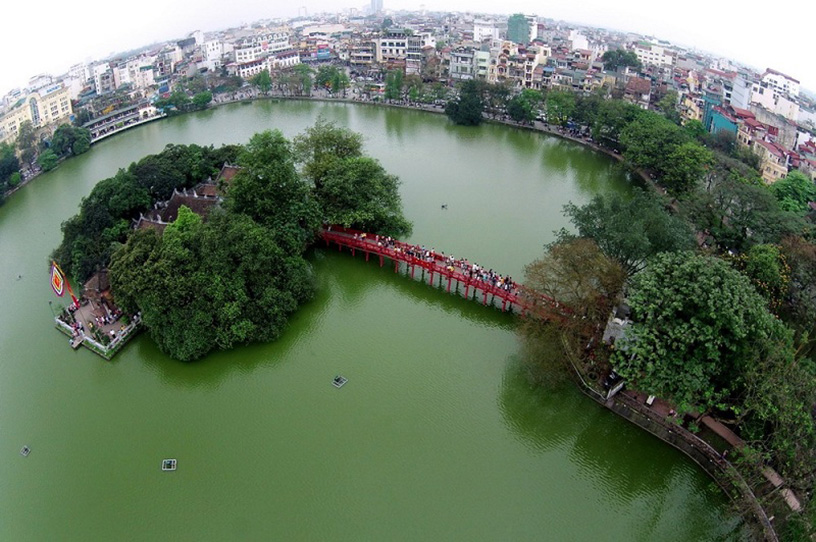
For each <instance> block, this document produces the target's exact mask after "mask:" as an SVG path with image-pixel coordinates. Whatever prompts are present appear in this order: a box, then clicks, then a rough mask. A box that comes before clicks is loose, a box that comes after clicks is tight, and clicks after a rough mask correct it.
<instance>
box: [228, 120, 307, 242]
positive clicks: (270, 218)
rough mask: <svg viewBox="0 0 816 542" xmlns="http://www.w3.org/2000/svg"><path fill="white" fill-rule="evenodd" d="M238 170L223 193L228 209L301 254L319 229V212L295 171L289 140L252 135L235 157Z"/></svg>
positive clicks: (269, 133) (276, 135) (274, 133)
mask: <svg viewBox="0 0 816 542" xmlns="http://www.w3.org/2000/svg"><path fill="white" fill-rule="evenodd" d="M238 163H239V164H240V165H241V166H242V168H243V169H242V170H241V171H240V172H238V174H237V175H236V176H235V177H234V178H233V179H232V184H231V185H230V187H229V189H228V191H227V208H228V209H230V210H231V211H233V212H236V213H241V214H245V215H247V216H249V217H250V218H252V219H253V220H254V221H256V222H257V223H258V224H261V225H262V226H265V227H267V228H269V229H270V231H272V232H273V233H274V235H275V237H276V239H277V240H278V242H279V243H280V244H281V246H284V247H286V248H287V250H289V251H293V252H295V253H297V254H300V253H301V252H302V251H303V250H304V248H305V247H306V245H307V244H308V243H311V242H312V240H313V239H314V237H315V235H316V234H317V230H318V228H319V227H320V221H321V216H320V208H319V206H318V204H317V202H316V201H315V199H314V197H313V196H312V194H311V190H310V187H309V185H308V184H307V183H306V182H305V181H303V179H301V177H300V175H298V172H297V170H296V169H295V162H294V157H293V154H292V148H291V144H290V143H289V141H287V140H286V138H284V137H283V134H281V133H280V131H277V130H275V131H266V132H261V133H259V134H255V135H254V136H252V138H251V139H250V140H249V143H248V144H247V145H246V148H245V149H244V151H243V152H242V153H241V155H240V156H239V158H238Z"/></svg>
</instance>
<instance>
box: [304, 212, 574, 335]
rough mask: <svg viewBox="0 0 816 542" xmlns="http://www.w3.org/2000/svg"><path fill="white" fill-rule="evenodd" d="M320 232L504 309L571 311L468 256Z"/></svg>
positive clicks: (340, 231)
mask: <svg viewBox="0 0 816 542" xmlns="http://www.w3.org/2000/svg"><path fill="white" fill-rule="evenodd" d="M320 236H321V238H322V239H323V240H324V241H325V242H326V246H331V244H332V243H334V244H336V245H337V248H338V250H341V251H342V250H343V248H344V247H345V248H348V249H349V250H350V251H351V254H352V256H354V255H355V254H356V253H357V251H360V252H362V253H363V254H365V259H366V261H368V260H369V258H370V257H371V255H374V256H378V257H379V259H380V267H383V266H384V265H385V259H386V258H388V259H389V260H391V261H392V262H394V272H395V273H399V272H400V268H401V267H402V268H404V269H405V272H406V274H407V273H410V274H411V278H414V276H415V274H416V272H417V269H419V270H420V273H422V275H421V277H420V278H421V279H423V280H424V277H425V275H426V274H427V275H428V284H430V285H431V286H438V287H442V286H443V284H444V283H445V281H446V280H447V291H448V292H450V291H451V289H452V288H453V287H454V285H455V291H456V292H457V293H458V292H459V291H460V288H462V287H464V292H463V293H464V297H465V298H467V299H471V298H472V299H476V298H477V297H481V301H482V303H483V304H485V305H488V304H491V305H494V306H498V302H501V310H502V311H507V310H509V311H514V312H515V311H517V312H519V313H520V314H522V315H524V314H528V313H531V314H535V315H537V316H540V317H542V318H546V319H552V318H563V317H564V316H565V315H566V314H568V313H569V312H570V311H569V310H568V309H567V308H566V307H564V306H563V305H560V306H559V303H558V302H557V301H556V300H554V299H552V298H550V297H547V296H545V295H542V294H539V293H537V292H533V291H532V290H530V289H528V288H525V287H524V286H523V285H521V284H517V283H516V282H515V281H513V280H512V278H511V277H506V276H502V275H500V274H498V273H495V272H493V271H492V270H487V269H484V268H483V267H479V266H478V265H476V264H473V263H471V262H469V261H468V260H466V259H454V258H453V257H452V256H445V254H444V253H437V252H435V251H433V250H428V249H425V248H424V247H422V246H419V245H414V244H410V243H404V242H402V241H397V240H396V239H393V238H391V237H384V236H381V235H375V234H371V233H366V232H362V231H358V230H352V229H348V228H343V227H341V226H329V227H328V228H326V229H323V230H321V233H320ZM435 280H436V281H437V282H436V283H435V282H434V281H435ZM471 292H472V294H471Z"/></svg>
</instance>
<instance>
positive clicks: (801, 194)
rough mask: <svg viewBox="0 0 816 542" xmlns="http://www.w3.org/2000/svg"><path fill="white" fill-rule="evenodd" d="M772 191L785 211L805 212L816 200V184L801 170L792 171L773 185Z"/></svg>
mask: <svg viewBox="0 0 816 542" xmlns="http://www.w3.org/2000/svg"><path fill="white" fill-rule="evenodd" d="M771 192H772V193H773V195H774V197H776V199H777V201H779V206H780V207H781V208H782V209H783V210H785V211H792V212H795V213H799V214H804V213H805V212H807V210H808V209H809V207H808V203H810V202H811V201H816V184H813V181H812V180H811V179H810V178H809V177H808V176H807V175H805V174H804V173H802V172H801V171H791V172H790V173H788V174H787V176H785V178H784V179H780V180H778V181H776V182H775V183H773V184H772V185H771Z"/></svg>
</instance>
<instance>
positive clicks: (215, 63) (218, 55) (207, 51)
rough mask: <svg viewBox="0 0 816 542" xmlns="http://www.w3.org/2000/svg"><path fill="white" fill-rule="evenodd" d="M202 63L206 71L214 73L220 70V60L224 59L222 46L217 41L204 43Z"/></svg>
mask: <svg viewBox="0 0 816 542" xmlns="http://www.w3.org/2000/svg"><path fill="white" fill-rule="evenodd" d="M203 52H204V63H205V64H206V66H207V69H208V70H210V71H215V70H219V69H221V66H222V59H223V57H224V44H223V43H222V42H221V40H219V39H214V40H208V41H206V42H204V46H203Z"/></svg>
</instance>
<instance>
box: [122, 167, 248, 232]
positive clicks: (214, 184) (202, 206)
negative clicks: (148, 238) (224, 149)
mask: <svg viewBox="0 0 816 542" xmlns="http://www.w3.org/2000/svg"><path fill="white" fill-rule="evenodd" d="M240 169H241V168H240V167H238V166H235V165H230V164H224V165H223V166H222V167H221V171H220V172H219V173H218V176H216V178H215V180H213V179H212V178H208V179H207V180H206V181H202V182H200V183H198V184H197V185H196V186H194V187H193V188H191V189H189V190H188V189H186V188H185V189H183V190H174V191H173V195H172V196H170V199H168V200H167V201H163V202H157V203H156V204H155V205H154V206H153V209H152V210H151V211H148V212H147V214H144V213H142V214H140V215H139V218H138V219H137V220H135V221H134V225H133V227H134V229H139V230H144V229H152V230H156V231H157V232H158V233H159V234H161V233H163V232H164V229H165V228H166V227H167V225H168V224H172V223H173V222H174V221H175V220H176V218H178V211H179V208H181V206H182V205H183V206H185V207H187V208H189V209H190V210H191V211H192V212H194V213H195V214H197V215H199V216H201V217H203V218H205V219H206V217H207V216H208V215H209V213H210V211H212V209H213V207H215V206H216V205H218V204H220V203H221V201H222V200H223V193H222V191H221V188H220V187H222V186H226V185H229V183H230V182H231V181H232V178H233V177H235V174H236V173H238V171H240Z"/></svg>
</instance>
